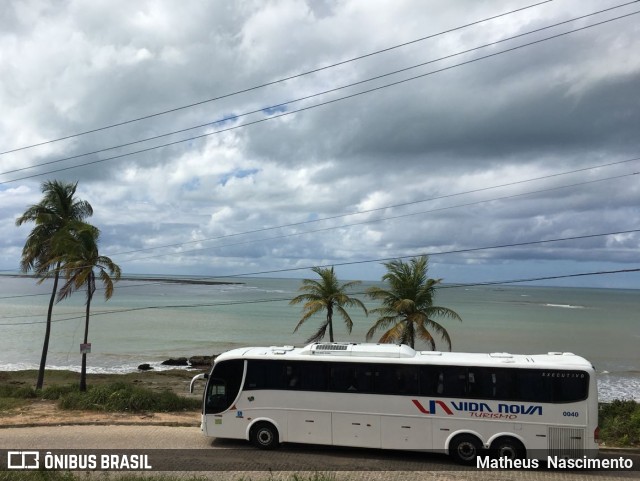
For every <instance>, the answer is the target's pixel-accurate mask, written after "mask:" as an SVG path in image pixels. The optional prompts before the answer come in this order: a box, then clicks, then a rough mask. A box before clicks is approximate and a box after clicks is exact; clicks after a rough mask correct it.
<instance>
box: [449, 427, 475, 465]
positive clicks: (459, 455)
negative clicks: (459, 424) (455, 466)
mask: <svg viewBox="0 0 640 481" xmlns="http://www.w3.org/2000/svg"><path fill="white" fill-rule="evenodd" d="M481 449H482V443H481V442H480V440H479V439H478V438H477V437H475V436H473V435H472V434H460V435H458V436H456V437H455V438H453V440H452V441H451V444H450V445H449V454H450V455H451V457H453V459H455V460H456V461H457V462H459V463H462V464H475V462H476V458H477V457H478V456H479V455H480V450H481Z"/></svg>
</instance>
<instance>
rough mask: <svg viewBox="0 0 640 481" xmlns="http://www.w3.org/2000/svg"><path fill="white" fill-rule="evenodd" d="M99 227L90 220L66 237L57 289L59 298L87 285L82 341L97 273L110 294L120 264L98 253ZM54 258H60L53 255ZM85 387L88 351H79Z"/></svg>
mask: <svg viewBox="0 0 640 481" xmlns="http://www.w3.org/2000/svg"><path fill="white" fill-rule="evenodd" d="M99 236H100V231H99V230H98V229H97V228H96V227H94V226H92V225H89V224H85V228H83V229H79V230H77V231H75V233H74V236H72V237H68V238H67V239H68V240H69V241H70V245H69V248H68V249H66V251H67V253H66V254H64V258H63V259H62V262H63V270H64V272H65V274H66V283H65V284H64V286H62V288H61V289H60V292H59V293H58V301H61V300H62V299H65V298H66V297H69V296H70V295H71V294H72V293H73V292H74V291H77V290H79V289H80V288H82V287H83V286H86V290H87V303H86V311H85V323H84V341H83V342H84V344H87V342H88V340H89V317H90V315H91V314H90V313H91V300H92V299H93V295H94V294H95V292H96V271H97V277H98V278H99V279H100V281H102V284H104V298H105V300H107V301H108V300H109V299H111V296H113V283H114V281H118V280H119V279H120V273H121V271H120V267H119V266H118V265H117V264H115V263H114V262H113V261H112V260H111V259H110V258H109V257H106V256H101V255H100V254H99V252H98V238H99ZM53 262H59V260H58V259H54V260H53ZM86 390H87V353H86V352H83V353H82V369H81V371H80V391H86Z"/></svg>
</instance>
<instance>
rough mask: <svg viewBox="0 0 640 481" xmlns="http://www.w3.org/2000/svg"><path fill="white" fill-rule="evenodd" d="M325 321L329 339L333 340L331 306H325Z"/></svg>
mask: <svg viewBox="0 0 640 481" xmlns="http://www.w3.org/2000/svg"><path fill="white" fill-rule="evenodd" d="M327 323H328V324H329V340H330V341H331V342H333V306H332V305H331V304H329V305H328V306H327Z"/></svg>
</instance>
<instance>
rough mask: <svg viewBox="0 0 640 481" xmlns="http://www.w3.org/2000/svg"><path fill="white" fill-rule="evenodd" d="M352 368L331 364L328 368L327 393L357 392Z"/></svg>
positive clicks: (340, 364)
mask: <svg viewBox="0 0 640 481" xmlns="http://www.w3.org/2000/svg"><path fill="white" fill-rule="evenodd" d="M356 384H357V382H356V380H355V373H354V369H353V366H350V365H349V364H342V363H331V365H330V367H329V391H334V392H347V391H354V390H357V388H358V386H357V385H356Z"/></svg>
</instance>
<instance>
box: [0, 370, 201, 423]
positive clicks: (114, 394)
mask: <svg viewBox="0 0 640 481" xmlns="http://www.w3.org/2000/svg"><path fill="white" fill-rule="evenodd" d="M37 374H38V373H37V371H5V372H0V416H2V415H5V416H6V415H11V414H12V412H11V411H12V410H15V409H18V408H20V407H22V406H24V405H25V404H28V403H31V402H34V401H39V400H48V401H52V402H55V403H56V404H57V406H58V407H59V408H60V409H66V410H71V409H78V410H92V411H105V412H137V411H145V412H176V411H183V410H193V411H195V410H198V409H200V407H201V405H202V393H201V392H198V393H196V394H193V395H189V394H188V386H189V381H190V380H191V378H192V377H193V375H194V372H193V371H186V370H169V371H157V372H153V371H151V372H133V373H128V374H88V378H89V381H90V386H89V387H88V390H87V391H86V392H81V391H80V388H79V386H78V384H77V383H76V382H75V380H76V378H77V376H78V374H77V373H75V372H70V371H47V379H48V382H47V384H46V385H45V386H44V388H43V389H40V390H36V389H34V388H33V384H32V381H33V379H35V377H36V376H37Z"/></svg>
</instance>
